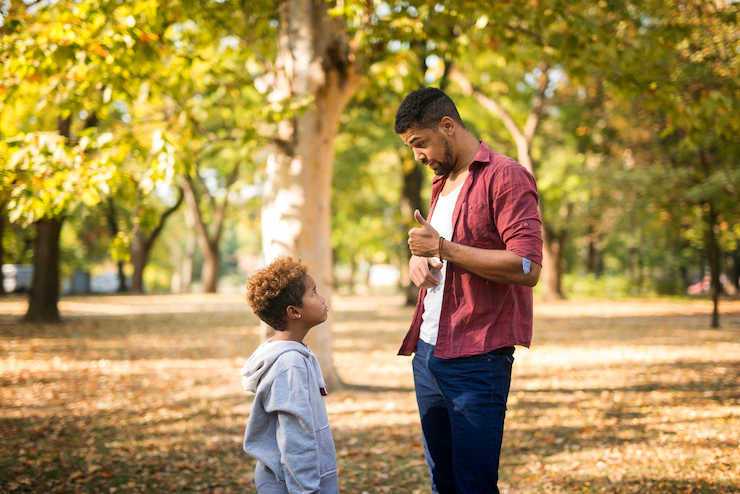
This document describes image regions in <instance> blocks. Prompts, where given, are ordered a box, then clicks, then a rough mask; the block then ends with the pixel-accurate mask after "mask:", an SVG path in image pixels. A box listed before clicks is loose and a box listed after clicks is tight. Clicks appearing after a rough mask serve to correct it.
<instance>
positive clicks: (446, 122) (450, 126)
mask: <svg viewBox="0 0 740 494" xmlns="http://www.w3.org/2000/svg"><path fill="white" fill-rule="evenodd" d="M455 127H457V126H456V125H455V121H454V120H452V119H451V118H450V117H447V116H445V117H442V120H440V121H439V126H438V128H439V131H440V132H442V133H444V134H445V135H447V136H451V135H452V134H454V133H455Z"/></svg>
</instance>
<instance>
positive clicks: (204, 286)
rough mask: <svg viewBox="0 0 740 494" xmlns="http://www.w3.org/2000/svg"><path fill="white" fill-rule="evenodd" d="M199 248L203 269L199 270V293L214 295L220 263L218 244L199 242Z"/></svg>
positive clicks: (216, 288)
mask: <svg viewBox="0 0 740 494" xmlns="http://www.w3.org/2000/svg"><path fill="white" fill-rule="evenodd" d="M201 248H202V249H201V250H202V251H203V267H202V268H201V270H200V283H201V292H203V293H216V292H217V291H218V276H219V273H220V262H221V255H220V253H219V249H218V244H215V245H214V244H213V243H211V242H201Z"/></svg>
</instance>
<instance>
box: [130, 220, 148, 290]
mask: <svg viewBox="0 0 740 494" xmlns="http://www.w3.org/2000/svg"><path fill="white" fill-rule="evenodd" d="M149 247H150V245H149V242H148V241H147V238H146V235H145V234H144V232H142V231H141V230H140V229H139V227H138V226H137V227H136V228H134V238H133V241H132V243H131V264H132V265H133V266H134V276H133V278H131V293H144V268H146V265H147V262H148V259H149Z"/></svg>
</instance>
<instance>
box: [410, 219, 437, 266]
mask: <svg viewBox="0 0 740 494" xmlns="http://www.w3.org/2000/svg"><path fill="white" fill-rule="evenodd" d="M414 219H416V221H417V222H418V223H419V225H421V226H419V227H417V228H412V229H411V230H409V248H411V253H412V254H413V255H415V256H419V257H439V232H437V230H435V229H434V228H433V227H432V225H430V224H429V222H427V220H425V219H424V217H423V216H422V215H421V213H420V212H419V210H418V209H417V210H416V211H414Z"/></svg>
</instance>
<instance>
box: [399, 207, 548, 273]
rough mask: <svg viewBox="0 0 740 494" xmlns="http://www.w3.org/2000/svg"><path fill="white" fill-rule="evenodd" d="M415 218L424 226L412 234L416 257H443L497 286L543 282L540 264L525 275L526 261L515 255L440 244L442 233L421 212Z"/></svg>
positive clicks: (499, 251) (445, 241)
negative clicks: (500, 284) (497, 284)
mask: <svg viewBox="0 0 740 494" xmlns="http://www.w3.org/2000/svg"><path fill="white" fill-rule="evenodd" d="M414 218H416V221H417V222H418V223H419V225H421V226H420V227H418V228H412V229H411V230H409V248H410V249H411V253H412V254H413V255H415V256H420V257H440V258H441V259H444V260H446V261H448V262H451V263H454V264H457V265H458V266H460V267H461V268H464V269H467V270H468V271H470V272H471V273H475V274H477V275H478V276H481V277H483V278H485V279H487V280H491V281H495V282H497V283H509V284H514V285H524V286H530V287H531V286H535V285H536V284H537V282H538V281H539V279H540V271H541V269H542V266H540V265H539V264H537V263H534V262H532V263H530V266H531V267H530V269H529V273H525V271H526V269H525V265H524V264H525V263H524V260H523V259H522V257H521V256H519V255H518V254H515V253H514V252H512V251H509V250H491V249H479V248H477V247H470V246H468V245H462V244H456V243H454V242H450V241H449V240H446V239H445V240H443V241H442V242H441V243H440V240H439V233H438V232H437V230H435V229H434V228H433V227H432V225H430V224H429V223H428V222H427V220H425V219H424V217H423V216H422V215H421V213H420V212H419V210H416V211H415V212H414ZM440 244H441V247H442V250H441V252H440ZM417 286H418V284H417Z"/></svg>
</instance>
